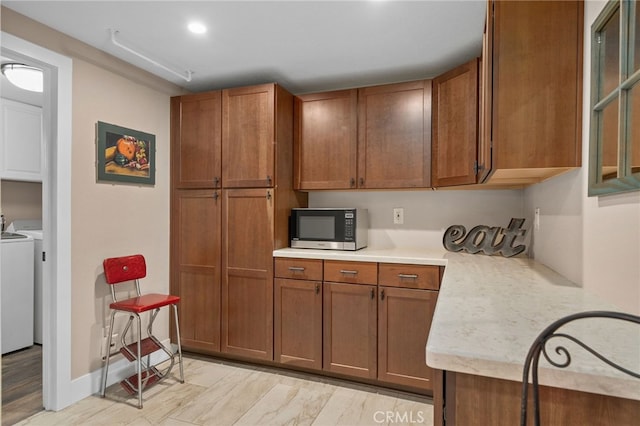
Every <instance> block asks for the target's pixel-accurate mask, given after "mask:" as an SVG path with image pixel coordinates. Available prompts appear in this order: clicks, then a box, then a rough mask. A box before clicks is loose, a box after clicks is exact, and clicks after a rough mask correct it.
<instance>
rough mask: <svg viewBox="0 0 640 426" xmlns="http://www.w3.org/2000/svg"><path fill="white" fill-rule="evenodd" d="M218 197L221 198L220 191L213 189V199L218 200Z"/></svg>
mask: <svg viewBox="0 0 640 426" xmlns="http://www.w3.org/2000/svg"><path fill="white" fill-rule="evenodd" d="M218 198H220V195H218V191H213V199H214V200H216V201H218Z"/></svg>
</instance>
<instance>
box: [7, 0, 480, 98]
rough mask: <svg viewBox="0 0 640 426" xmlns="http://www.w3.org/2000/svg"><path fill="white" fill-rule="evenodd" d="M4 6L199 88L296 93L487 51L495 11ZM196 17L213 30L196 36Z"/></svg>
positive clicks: (291, 5) (306, 5)
mask: <svg viewBox="0 0 640 426" xmlns="http://www.w3.org/2000/svg"><path fill="white" fill-rule="evenodd" d="M2 5H3V6H5V7H8V8H9V9H13V10H14V11H16V12H18V13H20V14H23V15H26V16H28V17H30V18H31V19H34V20H36V21H39V22H41V23H43V24H45V25H47V26H49V27H51V28H54V29H56V30H58V31H60V32H62V33H65V34H67V35H69V36H71V37H74V38H76V39H78V40H81V41H83V42H85V43H87V44H89V45H91V46H94V47H96V48H97V49H100V50H103V51H105V52H108V53H110V54H112V55H114V56H116V57H118V58H120V59H122V60H124V61H126V62H129V63H131V64H133V65H136V66H138V67H140V68H142V69H145V70H147V71H149V72H151V73H153V74H156V75H158V76H160V77H162V78H164V79H166V80H168V81H171V82H173V83H175V84H177V85H179V86H182V87H184V88H185V89H187V90H190V91H194V92H199V91H205V90H211V89H219V88H223V87H233V86H242V85H249V84H258V83H265V82H271V81H275V82H278V83H280V84H282V85H283V86H284V87H285V88H287V89H288V90H289V91H291V92H292V93H294V94H301V93H308V92H315V91H323V90H333V89H341V88H348V87H358V86H367V85H374V84H383V83H390V82H398V81H407V80H414V79H420V78H430V77H434V76H436V75H438V74H440V73H442V72H444V71H446V70H448V69H451V68H453V67H455V66H456V65H459V64H462V63H464V62H466V61H467V60H470V59H471V58H473V57H476V56H479V55H480V51H481V45H482V31H483V27H484V20H485V13H486V11H485V8H486V2H485V1H484V0H471V1H459V0H442V1H393V0H387V1H383V0H378V1H303V0H299V1H252V2H250V1H154V2H150V1H126V2H125V1H10V0H3V1H2ZM191 20H197V21H200V22H202V23H203V24H205V25H206V26H207V27H208V31H207V33H205V34H204V35H194V34H191V33H189V32H188V31H187V29H186V26H187V23H188V22H190V21H191ZM110 30H116V31H117V34H116V40H117V41H118V42H119V43H121V44H124V45H126V46H128V47H130V48H133V49H134V50H136V51H138V52H139V53H141V54H143V55H144V56H147V57H148V58H150V59H152V60H153V61H155V62H157V63H159V64H161V65H162V66H164V67H167V68H170V69H171V70H174V71H175V72H176V73H178V74H183V75H185V76H186V75H187V71H191V72H192V78H191V81H186V80H185V79H183V78H181V77H180V76H178V75H175V74H173V73H171V72H169V71H166V70H165V69H163V68H162V67H159V66H157V65H154V64H152V63H151V62H148V61H145V60H142V59H140V58H139V57H137V56H135V55H134V54H132V53H130V52H128V51H126V50H125V49H122V48H120V47H118V46H116V45H114V44H113V43H112V41H111V31H110Z"/></svg>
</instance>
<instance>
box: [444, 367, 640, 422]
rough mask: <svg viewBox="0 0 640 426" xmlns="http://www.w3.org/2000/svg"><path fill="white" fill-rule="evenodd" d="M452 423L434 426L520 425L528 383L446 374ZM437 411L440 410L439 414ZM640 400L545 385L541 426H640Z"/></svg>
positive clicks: (446, 403) (448, 418)
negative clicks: (521, 404) (639, 422)
mask: <svg viewBox="0 0 640 426" xmlns="http://www.w3.org/2000/svg"><path fill="white" fill-rule="evenodd" d="M445 376H446V378H445V382H446V387H445V388H444V389H445V391H444V393H445V395H444V401H442V400H440V402H438V400H437V399H434V404H439V405H440V406H441V407H442V406H444V411H446V414H445V415H444V417H446V422H445V421H443V420H444V419H443V417H441V416H435V417H434V425H435V426H438V425H443V424H446V425H464V426H475V425H477V426H485V425H514V424H519V422H520V397H521V394H522V383H521V382H517V381H511V380H502V379H496V378H492V377H482V376H476V375H472V374H464V373H456V372H451V371H447V372H445ZM531 395H532V391H530V392H529V408H528V410H527V414H528V416H527V420H528V421H527V424H533V401H532V398H531ZM436 408H437V407H434V410H435V409H436ZM638 419H640V401H636V400H632V399H625V398H618V397H614V396H610V395H599V394H595V393H588V392H580V391H575V390H571V389H561V388H554V387H549V386H540V424H542V425H562V426H583V425H616V426H631V425H637V424H638Z"/></svg>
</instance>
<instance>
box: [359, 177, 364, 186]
mask: <svg viewBox="0 0 640 426" xmlns="http://www.w3.org/2000/svg"><path fill="white" fill-rule="evenodd" d="M360 186H364V178H360Z"/></svg>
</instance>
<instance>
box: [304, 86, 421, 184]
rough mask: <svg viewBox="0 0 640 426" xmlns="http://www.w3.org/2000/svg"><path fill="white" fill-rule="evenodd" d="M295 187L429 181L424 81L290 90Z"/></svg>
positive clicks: (419, 182)
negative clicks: (295, 92) (294, 94)
mask: <svg viewBox="0 0 640 426" xmlns="http://www.w3.org/2000/svg"><path fill="white" fill-rule="evenodd" d="M295 111H296V118H295V123H296V126H295V133H296V139H295V143H296V153H295V165H294V170H295V181H294V182H295V188H296V189H302V190H312V189H349V188H361V189H365V188H369V189H394V188H398V189H402V188H426V187H429V186H430V184H431V172H430V170H431V80H420V81H412V82H408V83H397V84H388V85H383V86H372V87H365V88H360V89H352V90H343V91H336V92H326V93H316V94H312V95H303V96H298V97H297V99H296V110H295Z"/></svg>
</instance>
